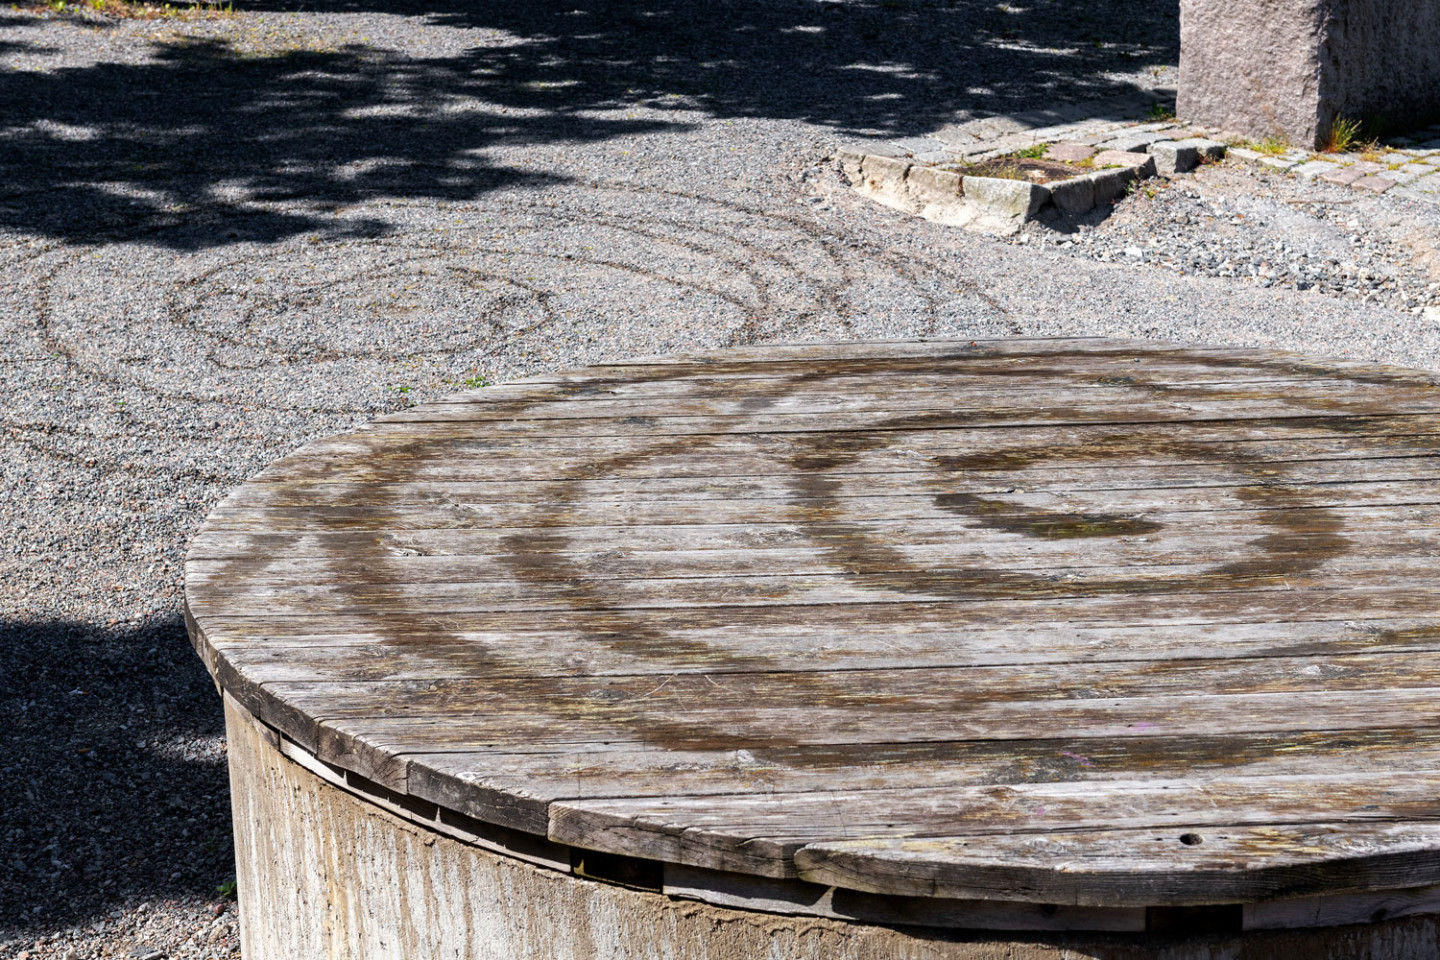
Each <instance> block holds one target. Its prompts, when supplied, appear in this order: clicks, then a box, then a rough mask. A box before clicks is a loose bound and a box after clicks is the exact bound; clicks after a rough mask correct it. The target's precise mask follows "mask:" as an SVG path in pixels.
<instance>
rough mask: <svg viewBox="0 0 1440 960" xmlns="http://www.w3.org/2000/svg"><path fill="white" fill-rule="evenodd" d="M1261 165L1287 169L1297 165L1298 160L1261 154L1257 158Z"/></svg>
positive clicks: (1275, 168) (1274, 168)
mask: <svg viewBox="0 0 1440 960" xmlns="http://www.w3.org/2000/svg"><path fill="white" fill-rule="evenodd" d="M1259 162H1260V164H1261V165H1262V166H1266V167H1270V168H1271V169H1273V170H1289V169H1291V168H1293V167H1294V166H1296V165H1297V163H1298V161H1296V160H1291V159H1290V158H1289V157H1271V156H1265V155H1262V156H1261V157H1260V160H1259Z"/></svg>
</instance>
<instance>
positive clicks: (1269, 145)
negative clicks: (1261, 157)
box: [1255, 136, 1290, 157]
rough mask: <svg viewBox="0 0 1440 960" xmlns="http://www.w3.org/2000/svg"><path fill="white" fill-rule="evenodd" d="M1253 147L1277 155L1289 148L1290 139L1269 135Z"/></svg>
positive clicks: (1273, 155)
mask: <svg viewBox="0 0 1440 960" xmlns="http://www.w3.org/2000/svg"><path fill="white" fill-rule="evenodd" d="M1255 149H1256V150H1259V151H1260V152H1261V153H1264V154H1268V155H1270V156H1272V157H1275V156H1279V155H1280V154H1282V153H1284V152H1285V151H1286V150H1289V149H1290V141H1288V140H1286V139H1285V138H1284V137H1280V136H1270V137H1266V138H1265V139H1264V140H1261V141H1260V142H1259V143H1257V144H1255Z"/></svg>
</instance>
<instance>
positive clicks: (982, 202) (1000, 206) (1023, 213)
mask: <svg viewBox="0 0 1440 960" xmlns="http://www.w3.org/2000/svg"><path fill="white" fill-rule="evenodd" d="M964 187H965V196H966V197H968V198H969V199H970V200H971V201H973V202H974V203H975V204H976V206H978V207H979V209H980V213H981V215H982V216H990V217H999V218H1019V220H1020V221H1022V222H1023V221H1025V220H1028V219H1029V218H1030V217H1033V216H1034V215H1035V214H1036V213H1038V212H1039V210H1040V208H1041V207H1043V206H1044V205H1045V201H1046V200H1049V199H1050V189H1049V188H1048V187H1044V186H1041V185H1040V184H1038V183H1029V182H1027V181H1024V180H1002V179H999V178H997V177H965V178H964Z"/></svg>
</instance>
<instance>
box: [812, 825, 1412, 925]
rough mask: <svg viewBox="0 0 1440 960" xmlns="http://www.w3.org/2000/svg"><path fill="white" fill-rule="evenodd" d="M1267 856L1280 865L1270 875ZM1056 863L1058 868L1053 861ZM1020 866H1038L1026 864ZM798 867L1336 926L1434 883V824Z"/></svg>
mask: <svg viewBox="0 0 1440 960" xmlns="http://www.w3.org/2000/svg"><path fill="white" fill-rule="evenodd" d="M1281 846H1283V847H1285V848H1286V849H1289V850H1294V849H1298V850H1300V851H1302V856H1301V857H1293V854H1292V855H1291V856H1292V857H1293V859H1292V862H1283V858H1284V854H1283V852H1277V848H1278V847H1281ZM1352 847H1358V848H1362V849H1364V848H1367V847H1368V848H1369V849H1364V852H1360V853H1353V854H1352V855H1350V856H1345V857H1332V858H1327V859H1320V860H1306V859H1304V858H1303V854H1308V853H1313V852H1315V851H1326V850H1342V849H1348V848H1352ZM1267 848H1269V849H1267ZM1067 853H1068V854H1070V855H1069V856H1066V855H1065V854H1067ZM1266 853H1270V854H1272V856H1273V858H1274V859H1281V860H1282V862H1279V863H1270V864H1265V863H1264V862H1263V861H1264V859H1265V854H1266ZM1057 855H1058V859H1059V864H1058V866H1057V865H1056V864H1055V863H1053V862H1052V859H1054V858H1056V857H1057ZM1026 856H1031V857H1034V858H1035V859H1034V861H1033V862H1032V863H1025V862H1024V859H1025V857H1026ZM1247 858H1248V859H1247ZM1257 862H1258V863H1259V865H1257ZM795 864H796V870H797V875H798V876H799V877H800V878H801V879H804V880H806V881H809V882H810V883H813V884H819V885H824V886H837V887H844V888H847V889H856V890H863V891H870V892H883V893H886V894H889V895H896V894H902V895H909V896H917V897H943V898H955V899H968V898H974V899H990V898H996V897H997V896H999V895H1001V894H1002V893H1003V894H1004V895H1005V896H1007V897H1014V898H1015V899H1020V900H1025V901H1031V902H1044V903H1058V904H1068V905H1075V906H1108V907H1123V906H1147V905H1158V904H1163V905H1165V906H1206V905H1218V904H1233V903H1247V904H1252V905H1256V904H1265V903H1269V902H1270V901H1284V900H1294V899H1296V898H1305V899H1306V900H1307V901H1308V902H1309V906H1311V907H1317V906H1318V907H1320V908H1321V909H1320V910H1319V913H1318V915H1319V916H1325V915H1326V914H1327V913H1329V914H1331V915H1333V911H1330V910H1328V907H1329V906H1331V905H1333V904H1334V903H1335V902H1336V901H1337V900H1338V899H1340V898H1345V897H1352V895H1354V894H1371V893H1388V892H1393V891H1396V890H1406V889H1414V888H1420V887H1432V886H1435V885H1437V884H1440V824H1429V823H1425V824H1417V823H1404V824H1387V823H1384V822H1380V823H1364V822H1360V823H1357V822H1354V821H1347V822H1337V823H1301V824H1293V825H1292V824H1273V825H1263V826H1224V825H1215V826H1207V827H1203V828H1199V829H1197V830H1194V831H1191V830H1187V829H1185V828H1184V827H1182V826H1175V827H1173V828H1171V829H1169V830H1167V829H1165V828H1164V827H1152V828H1148V829H1133V830H1110V831H1083V832H1076V833H1054V834H1051V835H1046V836H1038V835H1037V836H1014V835H1009V836H1007V835H998V836H993V837H963V838H946V837H928V838H927V837H909V838H893V839H892V838H874V839H863V840H846V841H835V842H828V843H817V844H809V845H806V846H804V847H802V848H801V849H799V850H797V851H796V853H795ZM1432 899H1433V901H1434V906H1435V908H1436V910H1440V897H1435V898H1432V897H1429V896H1428V895H1427V896H1426V897H1422V898H1419V900H1418V901H1417V902H1421V901H1423V902H1424V903H1426V904H1429V903H1431V901H1432ZM1304 910H1305V908H1304V907H1301V908H1294V907H1293V905H1292V908H1291V909H1289V910H1285V909H1281V908H1271V909H1269V910H1265V909H1259V910H1252V914H1253V919H1252V923H1254V924H1256V925H1259V926H1265V925H1271V926H1281V925H1286V924H1294V925H1310V924H1304V923H1300V922H1299V921H1302V920H1303V919H1304ZM1372 913H1373V909H1372ZM1366 919H1370V918H1369V917H1367V918H1366ZM1319 925H1330V924H1329V923H1325V924H1319Z"/></svg>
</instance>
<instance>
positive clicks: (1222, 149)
mask: <svg viewBox="0 0 1440 960" xmlns="http://www.w3.org/2000/svg"><path fill="white" fill-rule="evenodd" d="M1181 142H1182V143H1186V144H1190V145H1192V146H1194V147H1195V149H1196V150H1198V151H1200V159H1202V160H1224V159H1225V154H1226V153H1227V152H1228V151H1229V149H1230V148H1229V147H1227V146H1226V145H1225V144H1223V143H1221V142H1220V141H1219V140H1207V139H1206V138H1204V137H1191V138H1187V139H1185V140H1183V141H1181Z"/></svg>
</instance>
